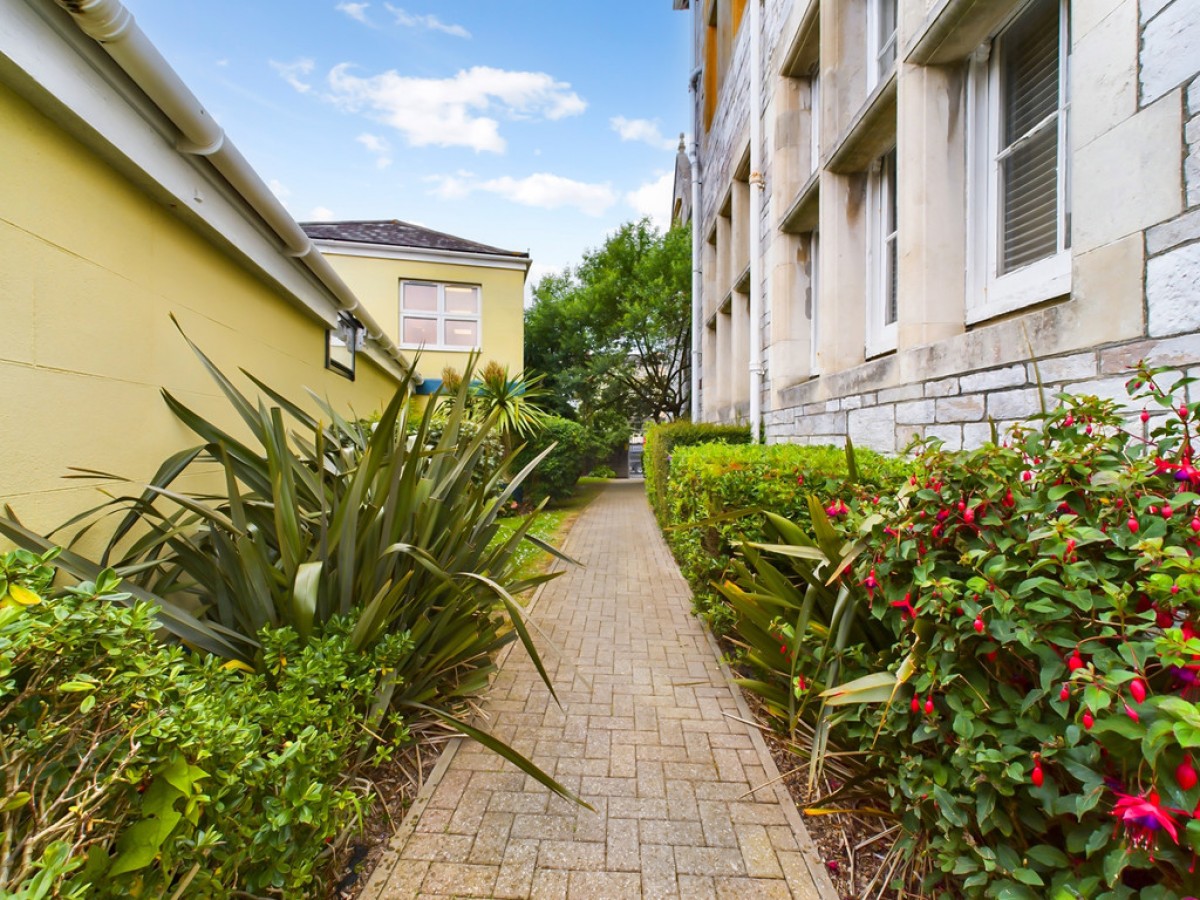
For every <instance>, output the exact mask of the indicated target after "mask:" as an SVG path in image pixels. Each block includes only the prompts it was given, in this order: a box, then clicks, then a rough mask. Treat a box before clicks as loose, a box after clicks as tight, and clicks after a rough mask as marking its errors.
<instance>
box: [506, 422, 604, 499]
mask: <svg viewBox="0 0 1200 900" xmlns="http://www.w3.org/2000/svg"><path fill="white" fill-rule="evenodd" d="M551 444H556V445H557V446H555V448H554V449H553V450H552V451H550V455H549V456H547V457H546V458H545V459H543V460H542V462H541V464H540V465H539V466H538V467H537V469H535V470H534V472H533V474H532V475H531V476H530V477H529V478H527V479H526V480H525V482H524V494H525V499H526V500H527V501H530V502H537V501H539V500H541V499H542V498H543V497H549V498H550V499H551V500H564V499H566V498H567V497H570V496H571V494H572V493H573V492H574V491H575V484H576V482H578V481H579V479H580V477H581V476H582V475H583V474H584V473H585V472H586V471H587V470H588V469H589V468H590V467H591V465H592V463H593V462H594V461H595V459H596V452H597V449H598V448H597V447H596V443H595V441H594V440H593V439H592V437H591V435H590V434H589V432H588V430H587V429H586V428H585V427H584V426H583V425H581V424H579V423H578V422H573V421H571V420H570V419H564V418H561V417H560V416H547V417H546V419H545V421H544V422H543V424H542V428H541V430H539V431H538V432H537V434H535V435H534V436H533V437H531V438H530V439H529V442H528V443H527V444H526V446H525V449H524V450H523V451H521V454H520V455H519V456H518V458H517V464H516V466H515V467H514V468H515V469H516V470H518V471H519V470H521V469H523V468H524V467H525V466H526V465H528V464H529V463H530V462H531V461H532V460H533V459H534V457H536V456H537V455H538V454H539V453H541V452H542V451H543V450H545V449H546V448H547V447H549V446H550V445H551Z"/></svg>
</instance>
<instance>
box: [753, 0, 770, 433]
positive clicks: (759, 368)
mask: <svg viewBox="0 0 1200 900" xmlns="http://www.w3.org/2000/svg"><path fill="white" fill-rule="evenodd" d="M761 3H762V0H750V435H751V437H752V438H753V440H754V441H755V442H757V441H758V440H759V438H760V437H761V436H762V383H763V347H762V310H763V296H762V261H761V258H762V201H763V191H764V189H765V187H766V185H765V183H764V181H763V175H762V63H761V59H760V58H761V56H762V25H761V22H762V11H761Z"/></svg>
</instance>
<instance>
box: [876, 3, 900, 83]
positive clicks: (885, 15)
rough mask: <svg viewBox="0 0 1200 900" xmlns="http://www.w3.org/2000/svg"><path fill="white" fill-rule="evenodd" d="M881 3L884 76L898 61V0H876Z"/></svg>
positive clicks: (880, 33)
mask: <svg viewBox="0 0 1200 900" xmlns="http://www.w3.org/2000/svg"><path fill="white" fill-rule="evenodd" d="M876 2H877V3H878V4H879V34H878V40H879V43H878V44H877V46H878V47H879V75H880V76H881V77H882V76H883V75H884V73H886V72H887V71H888V70H889V69H890V68H891V67H892V63H894V62H895V61H896V0H876Z"/></svg>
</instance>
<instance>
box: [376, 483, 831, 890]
mask: <svg viewBox="0 0 1200 900" xmlns="http://www.w3.org/2000/svg"><path fill="white" fill-rule="evenodd" d="M567 549H568V552H569V553H571V555H572V556H574V557H575V558H576V559H578V560H580V561H581V562H582V563H584V565H585V568H579V567H569V568H568V570H567V573H566V574H565V575H563V576H561V577H559V578H558V579H556V580H554V581H553V582H551V583H550V584H549V585H547V586H546V587H545V588H544V589H543V591H542V594H541V596H540V597H539V598H538V601H537V603H536V604H535V605H534V607H533V609H532V613H531V615H532V618H533V620H534V621H535V622H536V623H537V624H538V625H539V626H540V628H541V629H543V630H544V632H545V633H546V635H547V636H548V638H549V640H550V642H551V643H552V644H553V646H554V647H555V648H557V651H556V650H555V649H552V648H551V647H550V646H549V645H548V644H547V641H546V639H545V638H542V637H538V636H537V635H536V634H535V641H536V642H537V643H538V646H539V648H540V649H541V650H542V656H543V659H544V661H545V663H546V668H547V670H548V671H549V672H550V675H551V678H552V681H553V683H554V685H555V690H556V691H558V695H559V698H560V699H561V701H562V708H561V709H560V708H559V707H558V706H557V705H556V704H555V703H554V701H553V700H552V699H551V697H550V694H549V692H548V691H547V690H546V687H545V685H544V684H542V682H541V680H540V679H539V677H538V675H537V673H536V671H535V670H534V668H533V664H532V663H531V662H530V661H529V657H528V655H527V654H526V653H525V652H524V650H523V649H521V648H520V647H517V648H516V649H515V650H514V651H513V652H512V653H511V654H510V655H509V656H508V658H507V660H506V661H505V662H504V664H503V667H502V668H501V671H500V674H499V675H498V676H497V678H496V680H495V683H494V685H493V687H492V690H491V692H490V693H489V694H488V696H487V701H486V704H485V707H486V710H487V713H488V716H489V721H488V722H487V724H486V727H488V728H489V729H490V730H491V731H492V732H493V733H494V734H495V735H497V736H498V737H500V738H501V739H503V740H506V741H508V742H509V743H510V744H512V746H514V747H515V748H516V749H518V750H519V751H521V752H522V753H524V754H525V755H527V756H530V757H531V758H532V759H533V760H534V761H535V762H536V763H538V764H539V765H540V766H542V767H543V768H544V769H546V770H547V771H548V772H550V773H551V774H553V775H554V777H555V778H557V779H558V780H559V781H560V782H562V783H563V784H564V785H565V786H567V787H568V788H570V789H571V790H574V791H576V792H578V793H579V795H580V796H582V797H583V798H584V799H585V800H587V801H588V802H589V803H591V804H592V806H594V807H595V809H596V812H591V811H589V810H586V809H583V808H581V807H579V806H577V805H575V804H573V803H569V802H567V801H565V800H563V799H562V798H561V797H557V796H554V795H552V794H551V793H550V792H549V791H548V790H547V789H546V788H544V787H542V786H541V785H540V784H538V783H537V782H536V781H534V780H533V779H532V778H529V777H527V776H526V775H524V774H523V773H521V772H520V771H519V770H517V769H516V768H515V767H514V766H512V765H511V764H509V763H507V762H505V761H503V760H502V759H501V758H500V757H498V756H496V755H494V754H492V753H490V752H488V751H487V750H485V749H484V748H483V747H481V746H479V745H478V744H475V743H473V742H452V744H451V746H450V747H449V748H448V749H447V751H446V753H445V755H444V756H443V757H442V759H441V760H440V761H439V764H438V767H437V769H436V770H435V771H434V773H433V775H432V776H431V778H430V784H429V785H427V789H426V791H424V792H423V795H422V796H421V797H419V798H418V799H417V801H416V803H415V804H414V806H413V809H412V811H411V812H410V814H409V816H408V817H407V818H406V819H405V821H404V824H403V825H402V826H401V827H400V830H399V832H398V833H397V835H396V836H395V838H394V839H393V841H392V844H391V848H390V849H389V851H388V853H387V854H386V855H385V856H384V857H383V859H382V860H381V862H380V864H379V866H378V868H377V869H376V870H375V873H374V874H373V876H372V878H371V880H370V882H369V883H368V885H367V890H366V892H365V894H364V897H367V898H372V900H376V898H378V900H385V898H386V900H397V898H407V897H442V896H446V897H554V898H562V897H567V898H576V897H579V898H587V900H602V898H610V897H611V898H627V897H685V898H689V900H690V898H703V897H736V898H739V900H740V898H750V897H799V898H805V900H808V898H832V897H835V896H836V895H835V894H834V893H833V890H832V887H831V886H830V885H829V882H828V879H827V878H826V876H825V873H824V870H823V869H822V868H821V865H820V863H819V861H817V860H816V858H815V855H814V853H813V852H812V850H811V846H812V845H811V842H810V841H809V840H808V837H807V835H806V834H805V832H804V828H803V825H802V824H801V823H800V818H799V815H798V814H797V813H796V809H795V806H794V805H793V804H792V803H791V802H790V801H789V800H788V799H787V793H786V791H785V790H784V789H783V788H776V787H766V788H763V789H761V790H759V791H756V792H755V793H754V794H752V795H747V794H748V792H749V791H750V789H751V788H752V787H758V786H760V785H762V784H763V783H764V782H766V781H767V780H768V779H769V778H771V777H773V776H775V775H776V774H777V772H776V770H775V767H774V764H773V763H771V761H770V758H769V756H768V755H767V753H766V751H765V747H764V746H763V744H762V740H761V738H760V737H759V736H758V735H757V733H754V731H753V729H751V728H748V727H747V726H746V725H744V724H742V723H741V722H738V721H737V720H736V719H733V718H730V715H733V716H738V717H740V718H747V717H748V714H747V713H746V712H745V708H744V705H743V704H742V702H741V698H740V697H736V696H735V694H734V691H733V689H732V688H731V687H730V685H729V683H728V681H727V676H726V674H725V673H724V672H723V670H722V668H721V667H720V666H719V664H718V662H717V659H716V656H715V647H714V645H713V644H712V642H711V641H710V640H709V638H708V637H707V636H706V634H705V632H704V631H703V629H702V627H701V625H700V624H699V622H698V621H697V620H696V619H695V618H694V617H693V616H691V615H690V613H689V609H690V597H691V594H690V592H689V590H688V587H687V584H686V583H685V582H684V581H683V579H682V578H681V577H680V575H679V571H678V569H677V568H676V566H675V563H674V560H672V558H671V555H670V552H669V551H668V550H667V547H666V545H665V543H664V542H663V540H662V536H661V535H660V534H659V532H658V530H657V528H656V526H655V524H654V520H653V517H652V515H651V513H650V510H649V507H648V506H647V504H646V499H645V495H644V492H643V489H642V484H641V483H640V482H630V483H613V484H611V485H610V486H608V487H607V488H605V490H604V491H603V493H601V495H600V496H599V497H597V498H596V499H595V500H594V501H593V502H592V503H591V504H590V505H589V506H588V507H587V509H586V510H585V511H584V512H583V514H582V516H581V517H580V519H579V521H578V522H576V524H575V526H574V527H573V529H572V530H571V533H570V537H569V539H568V544H567ZM560 654H561V655H560ZM727 714H729V715H727ZM801 847H805V848H808V849H807V850H806V851H805V852H802V851H801V849H800V848H801ZM818 886H819V887H818Z"/></svg>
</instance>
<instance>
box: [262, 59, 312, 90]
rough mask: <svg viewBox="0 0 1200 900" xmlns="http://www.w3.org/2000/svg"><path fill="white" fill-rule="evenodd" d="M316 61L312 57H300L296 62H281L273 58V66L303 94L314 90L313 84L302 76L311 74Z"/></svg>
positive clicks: (280, 75) (281, 76)
mask: <svg viewBox="0 0 1200 900" xmlns="http://www.w3.org/2000/svg"><path fill="white" fill-rule="evenodd" d="M314 65H315V63H314V62H313V61H312V60H311V59H298V60H296V61H295V62H290V63H281V62H276V61H275V60H271V68H272V69H274V70H275V71H276V72H278V73H279V77H280V78H282V79H283V80H284V81H286V82H287V83H288V84H290V85H291V86H292V87H293V88H295V89H296V90H297V91H299V92H300V93H301V94H307V93H308V92H309V91H311V90H312V85H311V84H309V83H308V82H307V81H304V80H303V79H302V77H301V76H304V75H311V74H312V70H313V67H314Z"/></svg>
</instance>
